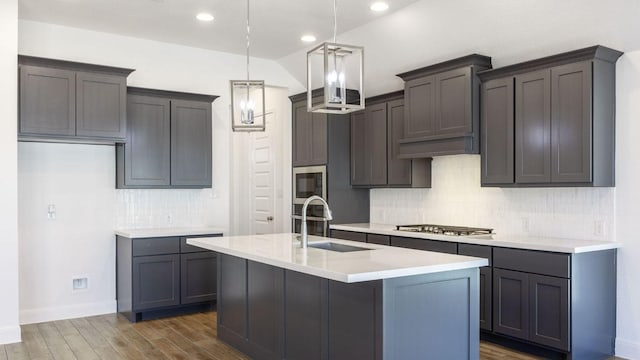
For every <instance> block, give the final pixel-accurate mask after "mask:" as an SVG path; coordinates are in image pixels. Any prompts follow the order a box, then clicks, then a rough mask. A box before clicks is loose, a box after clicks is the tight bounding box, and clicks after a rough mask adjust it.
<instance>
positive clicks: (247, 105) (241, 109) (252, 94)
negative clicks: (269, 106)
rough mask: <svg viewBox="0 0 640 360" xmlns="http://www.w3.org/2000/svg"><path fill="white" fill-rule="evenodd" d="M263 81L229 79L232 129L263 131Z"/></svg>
mask: <svg viewBox="0 0 640 360" xmlns="http://www.w3.org/2000/svg"><path fill="white" fill-rule="evenodd" d="M264 107H265V105H264V81H263V80H231V126H232V129H233V131H264V129H265V122H264V118H265V117H264V114H265V109H264Z"/></svg>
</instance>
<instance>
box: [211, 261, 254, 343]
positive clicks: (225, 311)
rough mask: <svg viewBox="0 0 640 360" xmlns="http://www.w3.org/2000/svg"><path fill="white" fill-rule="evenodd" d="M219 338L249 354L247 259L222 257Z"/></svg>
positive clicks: (220, 262)
mask: <svg viewBox="0 0 640 360" xmlns="http://www.w3.org/2000/svg"><path fill="white" fill-rule="evenodd" d="M218 337H219V338H220V339H221V340H223V341H225V342H227V343H228V344H230V345H232V346H233V347H235V348H237V349H240V350H242V351H243V352H246V351H247V350H248V349H247V348H246V342H245V339H246V337H247V260H245V259H241V258H238V257H235V256H231V255H225V254H218Z"/></svg>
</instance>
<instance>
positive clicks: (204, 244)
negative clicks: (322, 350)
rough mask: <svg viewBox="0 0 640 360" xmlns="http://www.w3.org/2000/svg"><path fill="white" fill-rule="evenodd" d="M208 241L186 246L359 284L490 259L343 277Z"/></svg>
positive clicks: (471, 265)
mask: <svg viewBox="0 0 640 360" xmlns="http://www.w3.org/2000/svg"><path fill="white" fill-rule="evenodd" d="M205 239H207V238H190V239H187V244H189V245H192V246H199V247H202V248H205V249H208V250H212V251H216V252H220V253H223V254H227V255H231V256H236V257H239V258H243V259H247V260H251V261H256V262H259V263H263V264H267V265H272V266H276V267H280V268H283V269H287V270H292V271H297V272H301V273H304V274H308V275H313V276H317V277H321V278H324V279H330V280H335V281H340V282H344V283H356V282H364V281H372V280H384V279H390V278H398V277H405V276H414V275H425V274H431V273H438V272H446V271H455V270H463V269H471V268H479V267H482V266H487V265H489V262H488V260H487V259H482V258H473V257H470V256H463V255H456V256H461V257H467V258H471V259H472V260H465V261H458V262H454V263H451V264H436V265H425V266H416V267H411V268H405V269H390V270H381V271H374V272H364V273H362V272H361V273H351V274H344V273H337V272H332V271H330V270H323V269H318V268H313V267H308V266H305V265H300V264H295V263H290V262H285V261H281V260H278V259H274V258H270V257H264V256H259V255H256V254H252V253H247V252H244V251H240V250H236V249H230V248H227V247H223V246H216V245H214V244H211V243H207V242H205V241H204V240H205ZM331 241H332V242H339V243H344V244H347V245H353V246H360V247H365V246H366V247H369V246H370V247H371V248H372V249H377V248H383V247H386V246H383V245H375V244H362V243H358V242H354V241H348V240H339V239H331ZM310 243H312V242H310ZM367 245H368V246H367Z"/></svg>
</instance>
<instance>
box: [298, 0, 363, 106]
mask: <svg viewBox="0 0 640 360" xmlns="http://www.w3.org/2000/svg"><path fill="white" fill-rule="evenodd" d="M337 31H338V7H337V6H336V0H333V42H324V43H322V44H320V45H318V46H316V47H315V48H313V49H311V50H309V51H308V52H307V111H310V112H321V113H331V114H347V113H350V112H354V111H358V110H362V109H364V79H363V78H364V47H362V46H353V45H345V44H338V43H336V34H337ZM316 84H317V85H316ZM314 87H318V88H321V89H323V93H322V96H321V98H322V101H319V100H318V99H317V98H318V97H320V96H319V95H318V94H314V93H313V89H314ZM314 95H316V97H315V98H314Z"/></svg>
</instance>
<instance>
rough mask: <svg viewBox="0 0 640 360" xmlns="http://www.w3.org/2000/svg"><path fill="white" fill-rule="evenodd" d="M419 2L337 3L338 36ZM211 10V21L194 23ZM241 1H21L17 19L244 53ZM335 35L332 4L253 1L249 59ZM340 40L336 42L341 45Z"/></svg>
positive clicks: (352, 0) (273, 55)
mask: <svg viewBox="0 0 640 360" xmlns="http://www.w3.org/2000/svg"><path fill="white" fill-rule="evenodd" d="M416 1H417V0H387V2H388V3H389V5H390V8H389V10H387V11H386V12H384V13H374V12H372V11H370V10H369V5H370V4H371V3H372V2H373V0H338V33H341V32H345V31H348V30H350V29H354V28H356V27H359V26H361V25H363V24H365V23H368V22H370V21H372V20H375V19H377V18H379V17H381V16H384V15H387V14H390V13H393V12H394V11H397V10H398V9H401V8H403V7H405V6H407V5H409V4H411V3H414V2H416ZM199 12H209V13H211V14H212V15H213V16H214V17H215V20H214V21H213V22H210V23H203V22H200V21H197V20H196V19H195V15H196V14H197V13H199ZM245 16H246V1H244V0H20V1H19V17H20V18H21V19H25V20H33V21H40V22H46V23H53V24H58V25H65V26H70V27H76V28H83V29H88V30H94V31H101V32H108V33H114V34H120V35H126V36H132V37H139V38H144V39H150V40H158V41H163V42H170V43H176V44H182V45H187V46H193V47H199V48H205V49H211V50H217V51H224V52H230V53H238V54H244V53H245V51H246V38H245V31H246V26H245V24H246V19H245ZM306 33H311V34H313V35H315V36H316V38H317V39H318V42H322V41H324V40H326V39H330V38H331V37H332V36H333V1H332V0H257V1H256V0H254V1H252V2H251V55H252V56H256V57H263V58H269V59H279V58H281V57H283V56H285V55H288V54H291V53H294V52H296V51H299V50H303V49H307V48H310V47H311V44H308V43H303V42H302V41H300V37H301V36H302V35H303V34H306ZM339 40H340V39H339V37H338V42H339Z"/></svg>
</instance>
